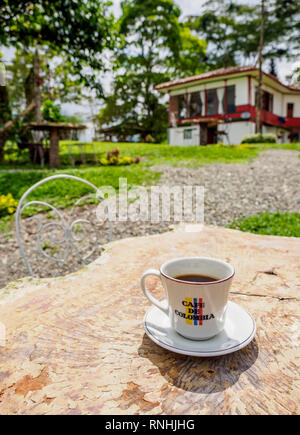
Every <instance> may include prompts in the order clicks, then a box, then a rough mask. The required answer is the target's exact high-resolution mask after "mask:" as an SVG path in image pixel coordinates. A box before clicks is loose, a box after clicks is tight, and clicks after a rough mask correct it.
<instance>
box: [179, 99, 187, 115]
mask: <svg viewBox="0 0 300 435" xmlns="http://www.w3.org/2000/svg"><path fill="white" fill-rule="evenodd" d="M178 118H179V119H184V118H187V112H186V97H185V94H182V95H178Z"/></svg>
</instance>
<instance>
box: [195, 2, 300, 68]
mask: <svg viewBox="0 0 300 435" xmlns="http://www.w3.org/2000/svg"><path fill="white" fill-rule="evenodd" d="M260 4H261V0H256V1H255V2H248V4H247V3H246V2H244V1H241V0H237V1H232V0H209V1H206V3H204V5H203V10H202V11H201V13H199V15H197V16H194V17H188V19H187V25H189V27H190V28H191V29H192V30H194V31H196V32H197V34H198V35H199V36H200V37H202V38H204V39H206V41H207V44H208V47H209V50H208V51H207V62H208V64H209V65H210V67H211V68H222V67H226V66H232V65H239V64H244V63H245V61H247V62H248V63H249V60H251V61H252V62H253V64H254V63H255V58H256V55H257V49H258V46H259V36H260V35H259V31H258V30H259V29H260V23H261V17H260ZM265 10H266V12H265V17H264V52H263V56H264V59H269V60H271V59H278V58H281V57H283V56H285V57H287V58H297V56H298V54H299V45H300V43H299V41H300V20H299V1H298V0H288V1H287V0H268V2H265Z"/></svg>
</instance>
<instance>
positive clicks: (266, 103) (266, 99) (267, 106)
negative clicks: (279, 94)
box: [255, 88, 273, 112]
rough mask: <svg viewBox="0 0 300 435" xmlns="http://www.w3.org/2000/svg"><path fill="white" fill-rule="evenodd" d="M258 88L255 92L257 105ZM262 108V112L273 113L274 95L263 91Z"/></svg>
mask: <svg viewBox="0 0 300 435" xmlns="http://www.w3.org/2000/svg"><path fill="white" fill-rule="evenodd" d="M257 95H258V91H257V88H256V90H255V105H256V104H257ZM261 108H262V110H266V111H267V112H273V94H270V92H267V91H262V94H261Z"/></svg>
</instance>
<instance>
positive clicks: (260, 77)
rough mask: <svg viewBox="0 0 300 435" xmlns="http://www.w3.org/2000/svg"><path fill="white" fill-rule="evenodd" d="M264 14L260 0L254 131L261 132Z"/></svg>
mask: <svg viewBox="0 0 300 435" xmlns="http://www.w3.org/2000/svg"><path fill="white" fill-rule="evenodd" d="M264 14H265V1H264V0H261V18H260V40H259V48H258V69H259V76H258V87H257V98H256V128H255V132H256V133H261V125H260V112H261V100H262V98H261V94H262V89H261V88H262V60H263V57H262V50H263V44H264Z"/></svg>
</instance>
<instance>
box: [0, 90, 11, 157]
mask: <svg viewBox="0 0 300 435" xmlns="http://www.w3.org/2000/svg"><path fill="white" fill-rule="evenodd" d="M10 118H11V110H10V107H9V99H8V92H7V87H6V86H0V162H2V161H3V158H4V146H5V142H6V140H7V131H5V130H4V128H3V127H4V125H5V123H6V122H7V121H8V120H9V119H10Z"/></svg>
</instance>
